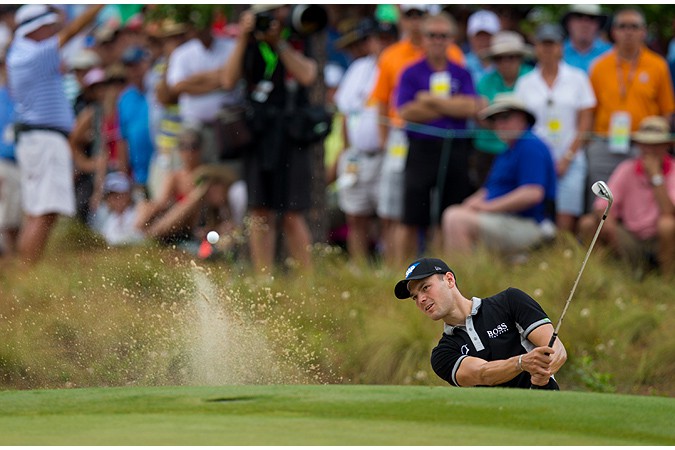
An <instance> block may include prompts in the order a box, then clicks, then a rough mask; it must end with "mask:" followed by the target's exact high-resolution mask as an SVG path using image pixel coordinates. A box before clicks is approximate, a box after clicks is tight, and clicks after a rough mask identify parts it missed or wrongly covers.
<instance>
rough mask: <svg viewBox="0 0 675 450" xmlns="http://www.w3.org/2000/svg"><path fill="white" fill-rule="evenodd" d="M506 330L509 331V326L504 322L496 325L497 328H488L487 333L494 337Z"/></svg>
mask: <svg viewBox="0 0 675 450" xmlns="http://www.w3.org/2000/svg"><path fill="white" fill-rule="evenodd" d="M507 331H509V327H507V326H506V324H505V323H501V324H499V325H497V328H495V329H494V330H492V331H490V330H488V332H487V334H488V337H489V338H490V339H494V338H496V337H497V336H499V335H500V334H504V333H506V332H507Z"/></svg>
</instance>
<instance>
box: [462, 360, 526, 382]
mask: <svg viewBox="0 0 675 450" xmlns="http://www.w3.org/2000/svg"><path fill="white" fill-rule="evenodd" d="M518 358H519V357H518V356H513V357H511V358H508V359H501V360H497V361H485V360H483V359H480V358H466V359H465V360H463V361H462V364H461V365H460V367H459V370H458V372H457V382H458V384H459V385H460V386H464V387H469V386H495V385H497V384H502V383H506V382H507V381H509V380H512V379H513V378H515V377H516V376H518V375H519V374H520V373H521V372H522V371H523V369H522V366H519V364H518Z"/></svg>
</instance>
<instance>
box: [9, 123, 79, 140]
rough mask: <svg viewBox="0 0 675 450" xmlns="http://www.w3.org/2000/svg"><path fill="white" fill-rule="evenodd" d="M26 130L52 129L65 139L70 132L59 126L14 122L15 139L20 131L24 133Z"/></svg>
mask: <svg viewBox="0 0 675 450" xmlns="http://www.w3.org/2000/svg"><path fill="white" fill-rule="evenodd" d="M27 131H52V132H54V133H59V134H60V135H62V136H63V137H65V138H66V139H68V135H69V134H70V133H69V132H67V131H65V130H62V129H60V128H55V127H48V126H45V125H29V124H27V123H16V124H14V133H15V134H16V138H17V139H18V138H19V135H20V134H21V133H25V132H27Z"/></svg>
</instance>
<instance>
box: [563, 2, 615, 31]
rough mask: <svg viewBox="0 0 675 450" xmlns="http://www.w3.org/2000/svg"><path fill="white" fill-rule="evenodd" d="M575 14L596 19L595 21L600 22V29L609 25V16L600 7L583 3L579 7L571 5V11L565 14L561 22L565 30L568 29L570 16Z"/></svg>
mask: <svg viewBox="0 0 675 450" xmlns="http://www.w3.org/2000/svg"><path fill="white" fill-rule="evenodd" d="M574 14H579V15H583V16H590V17H594V18H595V20H597V21H598V24H599V25H600V28H602V27H604V26H605V24H606V23H607V15H606V14H603V13H602V8H600V5H596V4H593V3H582V4H579V5H570V9H569V10H568V11H567V12H566V13H565V15H564V16H563V18H562V20H561V22H562V24H563V26H564V27H565V28H567V21H568V20H569V19H570V16H572V15H574Z"/></svg>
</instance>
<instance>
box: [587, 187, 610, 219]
mask: <svg viewBox="0 0 675 450" xmlns="http://www.w3.org/2000/svg"><path fill="white" fill-rule="evenodd" d="M591 190H592V191H593V193H594V194H595V196H596V197H600V198H602V199H604V200H607V209H606V210H605V214H607V211H609V208H611V207H612V202H613V201H614V196H613V195H612V191H610V190H609V186H607V183H605V182H604V181H596V182H595V183H593V186H591Z"/></svg>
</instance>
